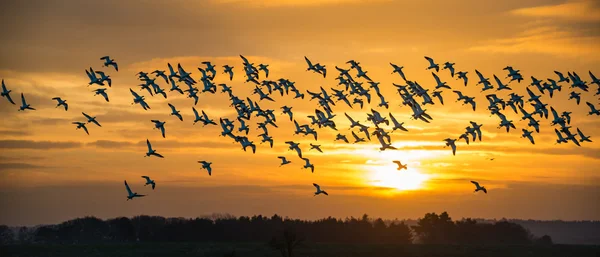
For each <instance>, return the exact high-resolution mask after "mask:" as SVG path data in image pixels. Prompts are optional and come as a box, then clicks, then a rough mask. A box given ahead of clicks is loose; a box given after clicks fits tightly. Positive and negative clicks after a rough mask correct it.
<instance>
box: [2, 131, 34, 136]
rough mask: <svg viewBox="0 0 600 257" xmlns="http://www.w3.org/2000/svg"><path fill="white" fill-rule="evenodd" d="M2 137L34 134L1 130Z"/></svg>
mask: <svg viewBox="0 0 600 257" xmlns="http://www.w3.org/2000/svg"><path fill="white" fill-rule="evenodd" d="M0 135H3V136H15V137H20V136H30V135H32V133H31V132H29V131H23V130H0Z"/></svg>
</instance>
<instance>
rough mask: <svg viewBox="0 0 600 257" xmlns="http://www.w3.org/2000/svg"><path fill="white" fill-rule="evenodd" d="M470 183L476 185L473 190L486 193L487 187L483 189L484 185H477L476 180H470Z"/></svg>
mask: <svg viewBox="0 0 600 257" xmlns="http://www.w3.org/2000/svg"><path fill="white" fill-rule="evenodd" d="M471 183H473V184H474V185H475V186H476V187H477V188H476V189H475V191H474V192H477V191H483V192H484V193H486V194H487V189H485V187H483V186H479V183H477V182H476V181H471Z"/></svg>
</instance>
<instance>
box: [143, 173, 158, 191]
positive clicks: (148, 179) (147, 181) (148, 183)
mask: <svg viewBox="0 0 600 257" xmlns="http://www.w3.org/2000/svg"><path fill="white" fill-rule="evenodd" d="M142 178H145V179H146V184H144V186H147V185H152V190H154V187H156V183H154V180H151V179H150V177H148V176H142Z"/></svg>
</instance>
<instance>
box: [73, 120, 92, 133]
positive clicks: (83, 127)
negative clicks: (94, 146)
mask: <svg viewBox="0 0 600 257" xmlns="http://www.w3.org/2000/svg"><path fill="white" fill-rule="evenodd" d="M73 124H76V125H77V129H80V128H82V129H83V130H84V131H85V133H86V134H88V135H89V134H90V132H88V129H87V127H86V126H85V123H83V122H79V121H76V122H73Z"/></svg>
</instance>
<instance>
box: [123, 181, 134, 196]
mask: <svg viewBox="0 0 600 257" xmlns="http://www.w3.org/2000/svg"><path fill="white" fill-rule="evenodd" d="M125 188H126V189H127V193H128V194H129V195H133V192H131V188H129V185H127V180H125Z"/></svg>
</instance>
